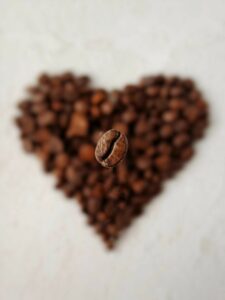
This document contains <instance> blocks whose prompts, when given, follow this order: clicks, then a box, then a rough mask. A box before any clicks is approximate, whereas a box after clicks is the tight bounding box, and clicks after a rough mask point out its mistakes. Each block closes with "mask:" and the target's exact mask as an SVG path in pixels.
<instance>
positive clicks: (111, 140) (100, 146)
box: [95, 129, 128, 168]
mask: <svg viewBox="0 0 225 300" xmlns="http://www.w3.org/2000/svg"><path fill="white" fill-rule="evenodd" d="M127 147H128V142H127V138H126V136H125V135H124V134H122V133H120V132H119V131H117V130H115V129H111V130H109V131H107V132H106V133H104V134H103V136H102V137H101V138H100V139H99V141H98V143H97V146H96V149H95V157H96V159H97V161H98V162H99V163H100V164H101V165H102V166H103V167H106V168H112V167H115V166H116V165H117V164H118V163H120V162H121V161H122V160H123V159H124V157H125V156H126V153H127Z"/></svg>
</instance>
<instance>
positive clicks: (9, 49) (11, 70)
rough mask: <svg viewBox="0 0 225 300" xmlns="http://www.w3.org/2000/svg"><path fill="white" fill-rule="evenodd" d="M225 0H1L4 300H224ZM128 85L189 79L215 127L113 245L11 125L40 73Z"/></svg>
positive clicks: (0, 289)
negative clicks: (167, 77) (158, 76)
mask: <svg viewBox="0 0 225 300" xmlns="http://www.w3.org/2000/svg"><path fill="white" fill-rule="evenodd" d="M224 11H225V2H224V0H211V1H210V0H207V1H206V0H201V1H200V0H185V1H184V0H173V1H165V0H160V1H159V0H158V1H148V0H141V1H140V0H132V1H121V0H102V1H100V0H99V1H96V0H90V1H84V0H77V1H75V0H71V1H69V0H64V1H51V0H43V1H40V0H39V1H32V0H27V1H25V0H24V1H19V0H14V1H10V0H1V1H0V143H1V148H0V149H1V150H0V178H1V180H0V237H1V242H0V299H2V300H30V299H32V300H39V299H41V300H61V299H66V300H72V299H73V300H74V299H76V300H88V299H92V300H124V299H129V300H190V299H191V300H211V299H213V300H224V299H225V186H224V182H225V155H224V153H225V117H224V113H225V84H224V80H225V14H224ZM66 69H72V70H74V71H77V72H78V73H88V74H90V75H92V76H93V77H94V79H95V82H96V84H97V85H104V86H105V87H110V88H111V87H120V86H122V85H123V84H125V83H128V82H131V81H135V80H137V79H138V78H139V76H141V75H144V74H150V73H154V72H159V71H163V72H166V73H177V74H181V75H188V76H193V77H194V78H195V79H196V80H197V82H198V84H199V86H200V88H201V89H202V90H203V91H204V93H205V95H206V97H207V99H208V101H209V103H210V105H211V120H212V122H211V123H212V124H211V127H210V129H209V130H208V132H207V135H206V138H205V139H204V140H202V141H201V142H200V143H199V144H198V145H197V155H196V156H195V158H194V159H193V160H192V161H191V163H190V164H189V165H188V166H187V167H186V169H184V171H182V172H181V173H180V174H178V175H177V177H176V179H174V180H171V181H169V182H168V183H167V184H166V186H165V191H164V193H163V194H161V196H160V197H158V198H157V201H155V202H153V203H152V204H151V205H149V206H148V208H147V210H146V213H145V215H144V216H143V217H142V218H140V219H139V220H137V221H136V223H135V224H134V225H133V226H132V227H131V228H130V229H129V230H127V232H126V234H125V236H124V238H123V239H122V240H121V242H120V244H119V247H118V248H117V250H116V251H114V252H111V253H108V252H106V251H105V249H104V247H103V245H102V243H101V241H100V240H98V238H97V237H96V236H95V235H94V234H93V231H92V229H90V228H89V227H87V226H86V225H85V219H84V216H83V215H82V214H81V213H80V212H79V209H78V206H77V205H76V204H75V203H73V201H71V202H68V201H66V200H64V198H63V196H62V195H61V194H60V193H59V192H56V191H54V189H53V178H51V177H49V176H45V175H44V174H43V173H42V172H41V168H40V166H39V162H38V161H36V160H35V159H34V158H33V157H29V156H27V155H25V154H24V153H23V152H22V150H21V145H20V142H19V139H18V137H17V131H16V129H15V128H14V126H13V124H12V117H13V115H14V114H15V104H16V102H17V100H18V99H19V98H20V97H21V96H22V94H23V88H24V87H25V86H27V84H29V83H30V82H31V81H33V80H34V78H35V76H36V75H37V74H38V73H39V72H40V71H42V70H48V71H61V70H66Z"/></svg>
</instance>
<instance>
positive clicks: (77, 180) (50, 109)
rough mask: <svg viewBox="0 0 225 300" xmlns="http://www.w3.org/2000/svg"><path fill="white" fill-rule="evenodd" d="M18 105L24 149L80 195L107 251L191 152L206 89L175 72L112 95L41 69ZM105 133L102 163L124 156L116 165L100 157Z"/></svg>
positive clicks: (84, 80) (204, 116)
mask: <svg viewBox="0 0 225 300" xmlns="http://www.w3.org/2000/svg"><path fill="white" fill-rule="evenodd" d="M19 110H20V115H19V117H18V118H17V119H16V124H17V125H18V127H19V129H20V136H21V140H22V144H23V147H24V149H25V150H26V151H27V152H31V153H34V154H35V155H37V157H38V158H39V159H40V160H41V162H42V164H43V167H44V170H45V171H46V172H52V173H53V174H54V175H55V177H56V180H57V182H56V187H57V188H59V189H60V190H62V191H63V192H64V194H65V195H66V197H68V198H73V197H75V198H76V200H77V202H78V203H79V205H80V206H81V209H82V211H83V212H84V213H85V214H86V215H87V219H88V223H89V224H90V225H92V226H93V227H94V228H95V230H96V231H97V232H98V234H99V235H100V236H101V237H102V239H103V241H104V242H105V244H106V246H107V247H108V248H110V249H111V248H113V247H114V245H115V243H116V241H117V238H118V237H119V236H120V233H121V231H122V230H124V229H125V228H126V227H127V226H128V225H129V224H130V223H131V222H132V220H133V219H134V218H135V217H136V216H138V215H140V214H141V212H142V211H143V208H144V207H145V205H146V204H147V203H148V202H149V201H151V199H152V198H153V197H154V196H155V195H157V194H158V193H159V192H160V191H161V190H162V186H163V183H164V181H165V179H166V178H168V177H171V176H172V175H174V174H175V173H176V171H178V170H179V169H181V167H182V166H183V165H184V164H185V163H186V162H187V161H188V160H189V159H190V158H191V157H192V155H193V153H194V147H193V143H194V141H195V140H196V139H198V138H200V137H201V136H202V135H203V134H204V131H205V128H206V126H207V124H208V106H207V103H206V102H205V101H204V100H203V97H202V95H201V93H200V92H199V91H198V90H197V88H196V86H195V84H194V83H193V81H192V80H190V79H181V78H179V77H177V76H173V77H166V76H162V75H158V76H150V77H146V78H145V79H143V80H142V81H141V82H140V83H139V84H137V85H134V84H133V85H127V86H126V87H125V88H124V89H122V90H120V91H118V90H117V91H113V92H107V91H105V90H104V89H95V88H92V87H91V85H90V80H89V78H88V77H87V76H75V75H73V74H72V73H69V72H67V73H64V74H62V75H57V76H51V75H48V74H43V75H41V76H40V77H39V80H38V83H37V85H35V86H33V87H31V88H29V89H28V95H27V97H26V99H25V100H24V101H23V102H20V104H19ZM110 128H114V130H112V131H111V133H110V134H109V138H107V139H105V137H104V136H105V135H104V134H103V133H104V132H106V131H108V130H109V129H110ZM118 132H119V133H118ZM124 135H126V136H127V138H128V140H129V149H128V151H127V153H126V151H125V150H126V149H127V144H126V142H125V143H124V140H125V141H126V138H125V137H124ZM103 137H104V139H105V142H104V143H103V146H101V147H100V150H99V151H100V159H101V160H100V162H102V161H103V162H105V163H106V162H107V166H114V165H115V164H116V163H118V162H119V161H121V163H120V164H118V165H116V166H115V167H114V168H103V167H102V165H101V164H99V163H98V162H97V161H96V158H95V149H96V151H97V147H96V145H97V143H98V141H99V140H101V139H102V138H103ZM106 137H107V135H106ZM122 137H124V140H123V138H122ZM122 141H123V143H122ZM120 143H121V144H122V145H123V147H122V146H121V144H120ZM125 146H126V147H125ZM95 147H96V148H95ZM125 153H126V159H124V160H123V158H124V155H125ZM112 157H113V159H112ZM122 160H123V162H122Z"/></svg>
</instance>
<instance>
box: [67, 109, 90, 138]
mask: <svg viewBox="0 0 225 300" xmlns="http://www.w3.org/2000/svg"><path fill="white" fill-rule="evenodd" d="M88 127H89V124H88V119H87V117H86V116H85V115H84V114H80V113H74V114H73V115H72V118H71V121H70V125H69V128H68V131H67V136H68V137H75V136H85V135H86V134H87V132H88Z"/></svg>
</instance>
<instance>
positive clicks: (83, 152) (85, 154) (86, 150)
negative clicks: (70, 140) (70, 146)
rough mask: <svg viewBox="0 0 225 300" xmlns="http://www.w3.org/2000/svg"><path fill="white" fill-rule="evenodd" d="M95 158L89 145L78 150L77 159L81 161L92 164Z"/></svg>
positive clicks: (92, 148)
mask: <svg viewBox="0 0 225 300" xmlns="http://www.w3.org/2000/svg"><path fill="white" fill-rule="evenodd" d="M94 157H95V149H94V147H93V146H92V145H91V144H83V145H81V147H80V149H79V158H80V159H81V160H82V161H86V162H93V160H94Z"/></svg>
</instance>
